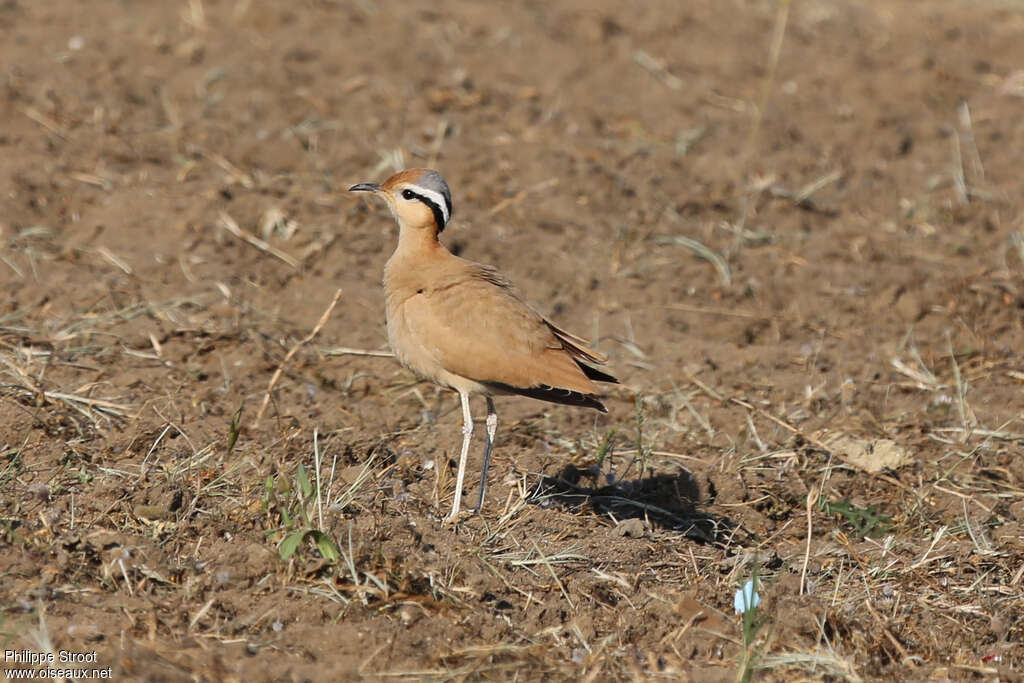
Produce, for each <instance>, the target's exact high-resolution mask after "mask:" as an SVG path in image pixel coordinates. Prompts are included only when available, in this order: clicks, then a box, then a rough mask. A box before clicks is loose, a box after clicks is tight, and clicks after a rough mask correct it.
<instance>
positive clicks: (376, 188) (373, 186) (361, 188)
mask: <svg viewBox="0 0 1024 683" xmlns="http://www.w3.org/2000/svg"><path fill="white" fill-rule="evenodd" d="M348 191H349V192H380V185H378V184H377V183H359V184H358V185H353V186H352V187H350V188H348Z"/></svg>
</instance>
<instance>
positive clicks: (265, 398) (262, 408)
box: [253, 289, 341, 426]
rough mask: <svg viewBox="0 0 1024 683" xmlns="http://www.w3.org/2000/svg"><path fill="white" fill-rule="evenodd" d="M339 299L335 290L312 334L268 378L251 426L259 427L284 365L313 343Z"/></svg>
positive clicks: (292, 349) (339, 294)
mask: <svg viewBox="0 0 1024 683" xmlns="http://www.w3.org/2000/svg"><path fill="white" fill-rule="evenodd" d="M340 298H341V290H340V289H339V290H337V291H336V292H335V293H334V298H333V299H331V303H330V305H329V306H328V307H327V309H326V310H325V311H324V312H323V315H321V316H320V320H318V321H317V323H316V326H314V327H313V330H312V332H310V333H309V334H308V335H306V336H305V338H303V339H302V340H301V341H300V342H299V343H298V344H296V345H295V346H293V347H292V348H291V350H289V351H288V353H287V354H285V357H284V360H282V361H281V364H280V365H278V366H277V370H275V371H274V375H273V376H272V377H271V378H270V382H269V383H268V384H267V391H266V393H265V394H264V395H263V402H262V403H261V404H260V409H259V410H258V411H257V412H256V419H255V420H254V421H253V426H257V425H259V422H260V419H262V417H263V412H264V411H265V410H266V409H267V404H269V403H270V394H271V392H273V391H274V387H275V386H276V385H277V381H278V380H279V379H281V373H283V372H284V367H285V365H287V364H288V361H289V360H291V358H292V356H294V355H295V354H296V353H298V351H299V349H300V348H302V347H303V346H305V345H306V344H308V343H309V342H311V341H313V339H314V338H315V337H316V335H318V334H319V333H320V330H321V328H323V326H324V325H325V324H326V323H327V319H328V318H330V317H331V312H332V311H333V310H334V307H335V306H337V305H338V300H339V299H340Z"/></svg>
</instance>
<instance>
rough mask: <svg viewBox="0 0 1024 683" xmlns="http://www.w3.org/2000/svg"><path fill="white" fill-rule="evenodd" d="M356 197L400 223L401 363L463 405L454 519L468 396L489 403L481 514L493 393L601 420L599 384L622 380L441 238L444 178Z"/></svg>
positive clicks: (391, 312) (424, 178)
mask: <svg viewBox="0 0 1024 683" xmlns="http://www.w3.org/2000/svg"><path fill="white" fill-rule="evenodd" d="M349 191H350V192H372V193H373V194H375V195H376V196H378V197H381V198H382V199H384V201H386V202H387V204H388V207H389V208H390V209H391V213H392V214H393V215H394V217H395V220H396V221H398V230H399V231H398V247H397V248H396V249H395V253H394V254H392V256H391V258H390V259H389V260H388V262H387V265H386V266H385V268H384V294H385V298H386V301H387V330H388V342H389V343H390V344H391V348H392V350H393V351H394V352H395V356H396V357H397V358H398V360H399V362H400V363H401V364H402V365H404V366H405V367H407V368H409V369H410V370H412V371H413V372H414V373H415V374H417V375H419V376H420V377H422V378H424V379H428V380H430V381H432V382H436V383H438V384H440V385H442V386H446V387H450V388H451V389H454V390H455V391H457V392H458V393H459V398H460V399H461V401H462V420H463V422H462V453H461V455H460V456H459V470H458V474H457V475H456V478H455V501H454V502H453V503H452V511H451V514H450V515H449V516H448V519H449V520H451V521H454V520H455V519H456V518H457V517H458V514H459V507H460V503H461V500H462V484H463V479H464V477H465V474H466V458H467V455H468V454H469V445H470V438H471V436H472V433H473V416H472V414H471V412H470V408H469V397H470V396H471V395H472V394H483V395H484V396H485V397H486V399H487V420H486V423H485V424H486V428H487V440H486V443H485V446H484V461H483V468H482V471H481V476H480V497H479V499H478V501H477V505H476V508H475V509H474V512H479V510H480V508H481V507H482V506H483V502H484V492H485V490H486V487H487V469H488V466H489V464H490V459H491V450H492V448H493V446H494V433H495V431H496V430H497V427H498V414H497V412H495V409H494V401H493V399H492V396H495V395H501V394H518V395H521V396H529V397H530V398H536V399H540V400H542V401H550V402H552V403H562V404H566V405H572V406H584V407H587V408H596V409H597V410H600V411H601V412H602V413H604V412H607V410H606V409H605V407H604V405H603V404H602V403H601V401H600V400H598V396H597V391H598V388H597V386H596V385H595V384H594V381H598V382H616V383H617V382H618V380H617V379H615V378H614V377H612V376H611V375H609V374H606V373H604V372H602V371H600V370H597V369H595V368H593V367H591V366H589V365H586V364H585V363H584V361H586V362H587V363H596V364H601V363H604V362H605V360H606V359H605V358H604V356H602V355H601V354H599V353H597V352H595V351H592V350H590V349H588V348H587V342H586V341H585V340H583V339H581V338H579V337H577V336H575V335H572V334H569V333H568V332H566V331H564V330H562V329H560V328H558V327H557V326H555V325H554V324H553V323H551V322H550V321H548V320H546V319H545V318H544V317H543V316H542V315H540V314H539V313H537V311H535V310H534V309H533V308H532V307H531V306H530V305H529V304H527V303H525V302H524V301H523V299H522V298H521V297H520V296H519V293H518V292H517V291H516V290H515V288H514V287H513V286H512V284H511V283H510V282H509V281H508V280H507V279H506V278H505V277H504V276H503V275H502V274H501V273H499V272H498V271H497V270H496V269H494V268H492V267H491V266H484V265H481V264H479V263H474V262H473V261H468V260H466V259H463V258H459V257H458V256H455V255H454V254H452V253H451V252H450V251H448V250H447V249H446V248H445V247H444V245H443V244H441V242H440V241H438V235H439V234H440V233H441V231H442V230H444V228H445V226H446V225H447V224H448V221H449V220H451V217H452V196H451V191H450V190H449V189H448V183H446V182H445V180H444V178H442V177H441V174H440V173H438V172H437V171H432V170H429V169H424V168H415V169H408V170H405V171H402V172H401V173H397V174H395V175H393V176H391V177H390V178H388V179H387V180H385V181H384V182H383V183H381V184H379V185H378V184H376V183H360V184H358V185H353V186H352V187H351V188H349Z"/></svg>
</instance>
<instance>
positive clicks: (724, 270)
mask: <svg viewBox="0 0 1024 683" xmlns="http://www.w3.org/2000/svg"><path fill="white" fill-rule="evenodd" d="M655 242H656V243H657V244H678V245H679V246H681V247H685V248H686V249H689V250H690V251H692V252H693V253H694V254H696V255H697V256H700V257H701V258H702V259H704V260H705V261H708V262H710V263H711V265H713V266H714V267H715V270H716V271H718V279H719V280H721V282H722V285H724V286H726V287H728V286H729V285H730V284H732V275H731V274H730V272H729V264H728V263H727V262H726V260H725V259H724V258H722V256H721V255H719V254H717V253H715V252H714V251H712V250H711V249H709V248H708V247H706V246H704V245H703V244H701V243H700V242H698V241H697V240H695V239H691V238H689V237H684V236H683V235H672V236H669V237H659V238H658V239H657V240H655Z"/></svg>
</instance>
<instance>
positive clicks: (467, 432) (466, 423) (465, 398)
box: [448, 391, 473, 522]
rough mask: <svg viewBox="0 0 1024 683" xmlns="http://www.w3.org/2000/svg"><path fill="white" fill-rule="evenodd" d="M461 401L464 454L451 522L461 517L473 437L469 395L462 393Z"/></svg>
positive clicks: (456, 483) (458, 476) (462, 455)
mask: <svg viewBox="0 0 1024 683" xmlns="http://www.w3.org/2000/svg"><path fill="white" fill-rule="evenodd" d="M459 399H460V400H461V401H462V454H461V455H460V456H459V473H458V474H457V475H455V501H454V502H453V503H452V512H451V514H450V515H448V521H449V522H454V521H455V518H456V517H458V516H459V506H460V505H461V504H462V482H463V480H464V479H465V478H466V458H467V457H468V456H469V439H470V437H471V436H472V435H473V414H472V413H470V412H469V394H464V393H463V392H461V391H460V392H459Z"/></svg>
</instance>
